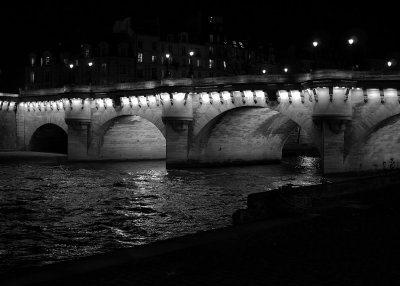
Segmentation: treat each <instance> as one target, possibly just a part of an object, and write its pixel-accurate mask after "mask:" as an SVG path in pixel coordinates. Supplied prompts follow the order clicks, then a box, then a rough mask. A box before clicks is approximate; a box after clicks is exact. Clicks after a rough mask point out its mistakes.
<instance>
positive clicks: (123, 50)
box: [118, 43, 128, 57]
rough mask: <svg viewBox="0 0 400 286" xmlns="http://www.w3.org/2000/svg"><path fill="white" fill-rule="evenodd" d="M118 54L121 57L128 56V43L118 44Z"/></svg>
mask: <svg viewBox="0 0 400 286" xmlns="http://www.w3.org/2000/svg"><path fill="white" fill-rule="evenodd" d="M118 54H119V56H121V57H126V56H128V44H126V43H120V44H119V45H118Z"/></svg>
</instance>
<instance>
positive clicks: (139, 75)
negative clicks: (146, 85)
mask: <svg viewBox="0 0 400 286" xmlns="http://www.w3.org/2000/svg"><path fill="white" fill-rule="evenodd" d="M137 77H143V70H142V69H138V70H137Z"/></svg>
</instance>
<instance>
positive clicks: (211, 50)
mask: <svg viewBox="0 0 400 286" xmlns="http://www.w3.org/2000/svg"><path fill="white" fill-rule="evenodd" d="M208 52H209V54H210V56H212V54H213V53H214V48H213V47H209V48H208Z"/></svg>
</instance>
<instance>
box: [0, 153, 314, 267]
mask: <svg viewBox="0 0 400 286" xmlns="http://www.w3.org/2000/svg"><path fill="white" fill-rule="evenodd" d="M321 178H322V176H321V173H320V170H319V158H315V157H308V156H298V157H289V158H284V160H283V161H282V163H281V164H273V165H257V166H240V167H226V168H204V169H188V170H167V169H166V168H165V162H164V161H148V162H144V161H142V162H120V163H84V164H83V163H81V164H78V163H76V164H64V165H54V164H53V165H52V164H48V163H44V162H42V163H40V162H36V163H35V162H25V163H21V162H20V163H14V164H10V163H8V164H0V274H1V273H4V272H8V271H12V270H15V269H19V268H21V267H25V266H33V265H44V264H49V263H54V262H57V261H63V260H70V259H73V258H77V257H83V256H89V255H92V254H96V253H103V252H108V251H111V250H114V249H118V248H123V247H132V246H135V245H140V244H146V243H149V242H153V241H156V240H163V239H166V238H170V237H174V236H181V235H184V234H189V233H195V232H198V231H203V230H210V229H215V228H219V227H224V226H229V225H231V221H232V214H233V213H234V211H235V210H237V209H240V208H245V206H246V199H247V195H248V194H250V193H255V192H260V191H265V190H269V189H273V188H276V187H279V186H281V185H284V184H288V183H291V184H294V185H309V184H313V183H318V182H320V180H321Z"/></svg>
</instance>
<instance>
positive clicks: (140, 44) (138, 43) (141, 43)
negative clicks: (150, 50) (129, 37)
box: [137, 41, 143, 49]
mask: <svg viewBox="0 0 400 286" xmlns="http://www.w3.org/2000/svg"><path fill="white" fill-rule="evenodd" d="M137 47H138V49H143V42H142V41H138V42H137Z"/></svg>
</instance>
